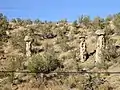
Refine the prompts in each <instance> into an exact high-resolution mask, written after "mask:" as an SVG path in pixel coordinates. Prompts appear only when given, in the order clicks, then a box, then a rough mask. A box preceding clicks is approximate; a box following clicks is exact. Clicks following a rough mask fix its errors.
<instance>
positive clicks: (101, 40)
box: [95, 30, 105, 63]
mask: <svg viewBox="0 0 120 90" xmlns="http://www.w3.org/2000/svg"><path fill="white" fill-rule="evenodd" d="M96 34H97V36H98V39H97V47H96V57H95V63H102V62H103V61H104V60H103V50H104V49H105V37H104V36H105V32H104V31H103V30H97V31H96Z"/></svg>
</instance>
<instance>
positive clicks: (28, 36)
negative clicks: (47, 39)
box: [24, 35, 32, 42]
mask: <svg viewBox="0 0 120 90" xmlns="http://www.w3.org/2000/svg"><path fill="white" fill-rule="evenodd" d="M24 41H25V42H31V41H32V38H31V37H30V35H27V36H25V38H24Z"/></svg>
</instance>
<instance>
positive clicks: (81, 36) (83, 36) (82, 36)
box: [79, 35, 87, 39]
mask: <svg viewBox="0 0 120 90" xmlns="http://www.w3.org/2000/svg"><path fill="white" fill-rule="evenodd" d="M86 37H87V36H86V35H80V36H79V39H81V38H86Z"/></svg>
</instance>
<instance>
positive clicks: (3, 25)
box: [0, 13, 9, 41]
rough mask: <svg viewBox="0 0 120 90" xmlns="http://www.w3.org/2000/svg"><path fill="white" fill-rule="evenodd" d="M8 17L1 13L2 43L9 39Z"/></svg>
mask: <svg viewBox="0 0 120 90" xmlns="http://www.w3.org/2000/svg"><path fill="white" fill-rule="evenodd" d="M8 25H9V24H8V21H7V17H6V16H4V15H3V14H2V13H0V41H4V40H5V39H6V37H7V35H6V30H7V29H8Z"/></svg>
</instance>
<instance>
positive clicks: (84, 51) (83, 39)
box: [80, 36, 87, 62]
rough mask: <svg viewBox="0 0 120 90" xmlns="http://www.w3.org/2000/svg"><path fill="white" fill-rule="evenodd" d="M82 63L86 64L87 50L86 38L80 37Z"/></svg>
mask: <svg viewBox="0 0 120 90" xmlns="http://www.w3.org/2000/svg"><path fill="white" fill-rule="evenodd" d="M80 41H81V42H80V61H81V62H85V61H86V60H87V50H86V43H85V36H81V37H80Z"/></svg>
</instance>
